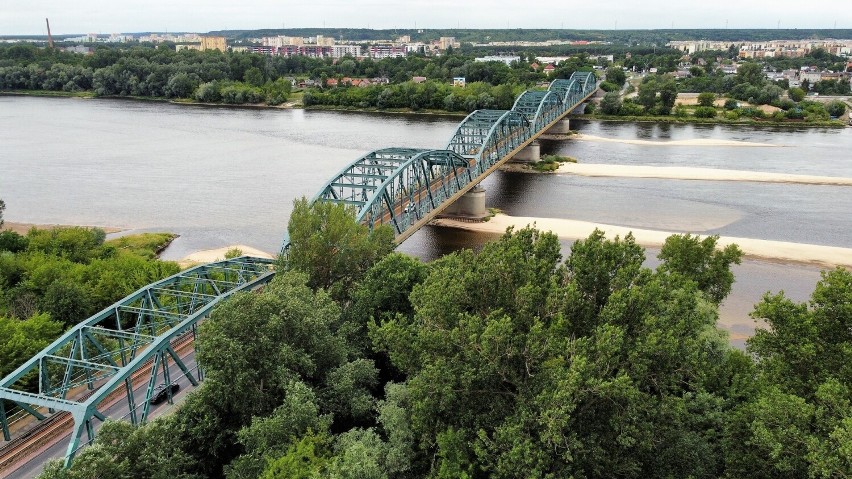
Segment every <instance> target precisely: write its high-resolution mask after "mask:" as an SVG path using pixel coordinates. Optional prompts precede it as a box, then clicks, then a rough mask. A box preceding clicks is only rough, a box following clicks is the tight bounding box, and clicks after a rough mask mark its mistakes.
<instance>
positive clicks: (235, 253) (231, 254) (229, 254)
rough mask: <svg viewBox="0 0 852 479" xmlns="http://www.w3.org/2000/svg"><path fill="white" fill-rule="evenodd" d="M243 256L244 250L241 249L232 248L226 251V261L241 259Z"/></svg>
mask: <svg viewBox="0 0 852 479" xmlns="http://www.w3.org/2000/svg"><path fill="white" fill-rule="evenodd" d="M242 255H243V250H241V249H239V248H231V249H229V250H228V251H225V259H232V258H239V257H240V256H242Z"/></svg>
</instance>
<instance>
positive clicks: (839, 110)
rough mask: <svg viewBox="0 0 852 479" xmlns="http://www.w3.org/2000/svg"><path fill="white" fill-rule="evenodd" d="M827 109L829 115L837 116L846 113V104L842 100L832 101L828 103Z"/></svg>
mask: <svg viewBox="0 0 852 479" xmlns="http://www.w3.org/2000/svg"><path fill="white" fill-rule="evenodd" d="M825 109H826V110H827V111H828V114H829V115H831V116H833V117H835V118H837V117H840V116H843V114H844V113H846V104H845V103H843V102H842V101H832V102H830V103H829V104H828V105H826V107H825Z"/></svg>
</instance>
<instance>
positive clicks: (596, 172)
mask: <svg viewBox="0 0 852 479" xmlns="http://www.w3.org/2000/svg"><path fill="white" fill-rule="evenodd" d="M556 173H565V174H572V175H580V176H606V177H619V178H666V179H676V180H707V181H756V182H765V183H799V184H803V185H839V186H852V178H845V177H838V176H816V175H792V174H788V173H767V172H761V171H744V170H722V169H716V168H693V167H682V166H640V165H602V164H591V163H563V164H561V165H560V166H559V169H558V170H556Z"/></svg>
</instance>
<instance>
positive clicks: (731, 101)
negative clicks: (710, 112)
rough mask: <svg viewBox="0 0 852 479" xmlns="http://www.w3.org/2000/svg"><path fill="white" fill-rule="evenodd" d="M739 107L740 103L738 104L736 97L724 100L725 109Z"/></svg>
mask: <svg viewBox="0 0 852 479" xmlns="http://www.w3.org/2000/svg"><path fill="white" fill-rule="evenodd" d="M739 107H740V104H739V102H737V100H736V99H734V98H728V99H727V100H725V109H726V110H736V109H737V108H739Z"/></svg>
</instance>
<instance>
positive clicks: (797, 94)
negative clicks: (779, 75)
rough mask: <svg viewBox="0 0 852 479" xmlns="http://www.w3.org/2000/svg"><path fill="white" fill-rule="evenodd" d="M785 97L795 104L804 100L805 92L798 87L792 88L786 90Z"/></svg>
mask: <svg viewBox="0 0 852 479" xmlns="http://www.w3.org/2000/svg"><path fill="white" fill-rule="evenodd" d="M787 95H788V96H789V97H790V99H791V100H793V101H795V102H800V101H802V100H804V99H805V90H802V89H801V88H799V87H793V88H790V89H789V90H787Z"/></svg>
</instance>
